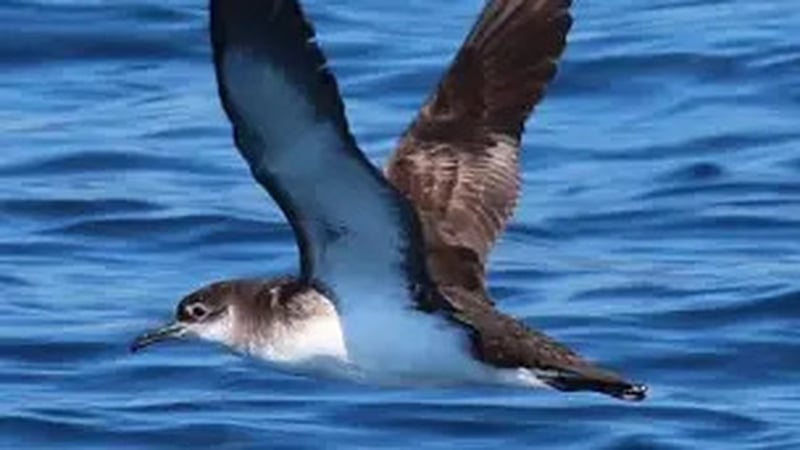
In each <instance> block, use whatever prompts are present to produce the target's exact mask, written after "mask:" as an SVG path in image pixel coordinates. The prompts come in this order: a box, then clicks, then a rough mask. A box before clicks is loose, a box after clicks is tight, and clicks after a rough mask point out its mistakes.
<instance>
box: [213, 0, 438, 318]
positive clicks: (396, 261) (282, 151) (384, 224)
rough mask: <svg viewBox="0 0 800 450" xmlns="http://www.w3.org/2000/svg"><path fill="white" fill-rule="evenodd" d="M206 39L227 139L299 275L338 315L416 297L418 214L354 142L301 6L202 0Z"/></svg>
mask: <svg viewBox="0 0 800 450" xmlns="http://www.w3.org/2000/svg"><path fill="white" fill-rule="evenodd" d="M211 40H212V45H213V54H214V65H215V68H216V75H217V82H218V87H219V95H220V98H221V101H222V105H223V107H224V110H225V112H226V113H227V115H228V117H229V119H230V121H231V122H232V124H233V134H234V140H235V143H236V147H237V148H238V149H239V151H240V153H241V154H242V156H243V157H244V159H245V160H246V161H247V163H248V164H249V166H250V169H251V172H252V174H253V176H254V177H255V179H256V180H257V181H258V183H259V184H261V185H262V186H263V187H264V188H266V190H267V191H268V192H269V194H270V195H271V196H272V198H273V199H274V200H275V202H276V203H277V204H278V206H279V207H280V208H281V210H282V211H283V213H284V214H285V216H286V218H287V219H288V221H289V222H290V224H291V226H292V228H293V230H294V233H295V236H296V239H297V241H298V246H299V249H300V255H301V277H302V280H303V281H304V282H307V283H316V284H321V285H322V286H323V288H324V289H325V291H326V293H328V294H329V295H331V296H332V298H333V299H334V300H335V301H336V302H337V307H339V308H340V312H344V313H346V312H347V310H348V309H350V308H352V307H354V302H358V308H362V307H367V306H366V305H368V304H369V302H373V303H380V302H384V303H396V305H394V306H397V307H400V308H410V307H412V306H414V305H412V303H411V302H408V299H409V298H410V296H409V295H408V294H409V292H412V293H413V291H414V289H416V288H417V286H416V283H419V282H421V280H422V281H424V279H425V277H426V275H425V268H424V255H423V254H422V251H421V250H420V249H421V247H422V246H421V244H420V241H421V231H420V227H419V224H418V222H417V219H416V216H415V214H414V212H413V209H412V208H411V206H410V205H409V204H408V201H407V200H406V199H404V198H403V197H402V195H400V194H399V193H397V192H396V190H395V189H394V188H393V187H392V186H391V185H390V184H389V183H388V182H387V181H386V179H385V178H384V177H383V176H382V174H381V173H380V171H379V170H378V169H376V168H375V167H374V166H372V165H371V164H370V162H369V161H368V160H367V159H366V157H365V156H364V154H363V153H362V152H361V151H360V150H359V149H358V147H357V145H356V142H355V140H354V138H353V136H352V135H351V133H350V131H349V129H348V125H347V121H346V118H345V112H344V106H343V104H342V100H341V97H340V94H339V91H338V87H337V84H336V81H335V79H334V77H333V75H332V74H331V72H330V71H329V70H328V69H327V68H326V65H325V58H324V56H323V54H322V52H321V50H320V49H319V47H318V46H317V45H316V43H315V40H314V31H313V29H312V27H311V25H310V24H309V23H308V21H307V20H306V19H305V17H304V14H303V11H302V9H301V7H300V5H299V3H298V2H297V1H296V0H259V1H253V0H211ZM389 297H393V298H397V299H400V300H397V301H391V302H386V301H385V300H384V299H386V298H389ZM403 302H405V304H402V303H403ZM375 306H376V309H382V308H383V309H388V310H389V311H391V309H390V305H384V304H380V305H375ZM342 310H343V311H342Z"/></svg>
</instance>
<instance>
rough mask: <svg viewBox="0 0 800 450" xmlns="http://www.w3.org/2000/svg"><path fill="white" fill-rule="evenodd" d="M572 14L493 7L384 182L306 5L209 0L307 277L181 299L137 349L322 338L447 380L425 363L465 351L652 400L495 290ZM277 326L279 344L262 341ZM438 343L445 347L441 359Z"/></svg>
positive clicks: (262, 176) (237, 102)
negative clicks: (521, 315) (496, 269)
mask: <svg viewBox="0 0 800 450" xmlns="http://www.w3.org/2000/svg"><path fill="white" fill-rule="evenodd" d="M569 7H570V1H569V0H490V1H489V2H488V3H487V5H486V7H485V8H484V11H483V13H482V14H481V16H480V18H479V20H478V23H477V24H476V25H475V27H474V28H473V29H472V31H471V32H470V34H469V36H468V37H467V39H466V42H465V43H464V45H463V47H462V48H461V50H460V51H459V53H458V55H457V56H456V58H455V60H454V62H453V63H452V65H451V67H450V69H449V71H448V72H447V74H446V75H445V77H444V79H443V80H442V82H441V83H440V85H439V86H438V89H437V90H436V91H435V92H434V93H433V95H432V96H431V97H430V99H429V100H428V102H427V103H426V104H425V105H424V106H423V108H422V110H421V112H420V113H419V116H418V117H417V118H416V120H415V121H414V122H413V124H412V125H411V127H410V128H409V129H408V131H407V132H406V133H405V134H404V136H403V137H402V139H401V141H400V143H399V146H398V148H397V150H396V152H395V153H394V155H393V156H392V158H391V160H390V162H389V164H388V167H387V169H386V174H387V177H388V181H387V180H386V178H384V177H383V176H382V175H381V174H380V173H379V171H377V169H376V168H375V167H374V166H372V165H371V164H370V163H369V161H368V160H367V159H366V157H365V156H364V155H363V153H362V152H361V151H360V150H359V149H358V146H357V145H356V142H355V140H354V139H353V136H352V135H351V134H350V132H349V128H348V125H347V121H346V119H345V116H344V107H343V104H342V102H341V98H340V95H339V91H338V88H337V85H336V81H335V79H334V77H333V75H332V74H331V72H330V71H328V70H327V69H326V65H325V58H324V56H323V55H322V52H321V51H320V49H319V48H318V46H317V45H316V43H315V41H314V38H313V37H314V32H313V28H312V27H311V24H310V23H309V22H308V21H307V20H306V18H305V15H304V14H303V11H302V8H301V6H300V4H299V3H298V1H297V0H272V1H268V0H262V1H258V2H253V1H251V0H211V37H212V44H213V52H214V63H215V68H216V74H217V80H218V83H219V93H220V98H221V100H222V104H223V107H224V109H225V111H226V113H227V115H228V117H229V118H230V120H231V122H232V124H233V130H234V139H235V143H236V146H237V148H238V149H239V150H240V152H241V154H242V156H243V157H244V158H245V160H246V161H247V162H248V164H249V166H250V169H251V172H252V174H253V176H254V177H255V179H256V180H257V181H258V182H259V183H260V184H261V185H262V186H263V187H264V188H265V189H266V190H267V191H268V192H269V193H270V195H271V196H272V197H273V199H274V200H275V201H276V202H277V204H278V205H279V206H280V208H281V210H282V211H283V212H284V214H285V215H286V217H287V220H288V221H289V223H290V224H291V225H292V229H293V230H294V232H295V235H296V239H297V241H298V247H299V251H300V260H301V264H300V266H301V270H300V274H299V276H297V277H286V278H279V279H275V280H238V281H237V280H235V281H230V282H224V283H220V284H215V285H212V286H210V287H209V288H206V289H201V290H200V291H197V292H196V293H195V294H192V295H190V296H188V297H186V298H185V299H184V301H182V302H181V304H180V305H179V307H178V309H177V311H176V321H175V322H173V323H171V324H168V325H167V326H165V327H162V328H160V329H158V330H155V331H153V332H149V333H145V334H144V335H142V336H141V337H140V338H139V339H137V340H136V341H135V342H134V344H133V346H132V348H133V349H134V350H137V349H140V348H143V347H144V346H146V345H150V344H152V343H154V342H160V341H162V340H164V339H167V338H170V337H176V336H178V337H180V336H183V335H184V334H186V333H189V332H194V333H199V335H201V336H205V337H206V338H207V339H211V340H217V341H221V342H224V343H226V344H227V345H230V346H233V347H235V348H242V347H243V348H246V349H249V351H253V349H255V350H256V351H259V349H260V351H261V354H262V355H267V356H266V358H267V359H269V358H272V359H276V355H278V357H280V356H281V355H283V356H284V357H285V356H286V355H285V354H284V353H282V352H283V351H286V352H288V351H289V350H291V349H295V351H294V353H295V354H297V353H298V352H297V349H296V346H297V345H298V344H297V342H301V343H302V342H303V340H304V339H306V338H310V339H311V340H312V341H313V342H312V344H313V345H310V344H309V345H308V347H309V348H310V349H311V350H312V351H313V352H316V353H313V352H312V353H313V355H322V356H330V355H333V356H334V357H336V358H340V359H341V358H344V356H343V355H346V359H347V361H346V362H347V363H348V364H353V365H355V366H359V364H360V366H361V367H360V369H365V368H366V369H367V372H370V371H372V372H373V373H377V372H380V370H375V369H376V368H377V369H382V367H381V365H382V364H384V363H386V362H389V361H388V360H390V359H392V356H391V353H392V346H393V345H395V344H397V346H396V348H395V350H400V352H399V353H401V354H402V356H401V357H400V358H399V360H400V364H399V366H395V365H392V367H390V370H389V372H391V371H392V370H395V371H398V370H399V371H400V372H401V373H405V371H406V370H408V369H414V368H415V367H418V366H421V365H425V364H426V363H432V364H431V365H432V366H434V367H435V368H434V369H433V371H434V372H435V371H437V370H441V371H444V372H445V373H450V372H447V370H444V369H445V367H444V365H438V364H436V363H437V362H439V361H438V360H437V358H432V357H429V355H431V354H436V355H444V356H445V357H446V358H452V357H453V356H452V355H454V354H457V355H458V357H459V358H460V357H463V356H464V352H463V350H464V349H463V345H464V343H465V342H467V343H468V344H469V345H470V348H469V350H471V355H472V356H474V357H475V358H476V359H478V360H479V361H481V362H483V363H484V365H485V366H489V368H500V369H521V368H522V369H529V370H528V371H527V372H529V373H532V374H533V376H534V377H535V378H536V379H537V381H539V380H541V381H544V382H545V383H547V384H549V385H550V386H552V387H555V388H557V389H561V390H592V391H599V392H603V393H606V394H609V395H612V396H615V397H618V398H623V399H626V400H641V399H643V398H644V397H645V394H646V387H645V386H643V385H639V384H633V383H630V382H628V381H626V380H625V379H623V378H622V377H620V376H618V375H616V374H614V373H612V372H609V371H606V370H604V369H601V368H598V367H596V366H594V365H593V364H591V363H589V362H587V361H586V360H584V359H583V358H581V357H580V356H579V355H578V354H577V353H575V352H574V351H572V350H570V349H569V348H567V347H566V346H564V345H562V344H560V343H558V342H556V341H555V340H553V339H551V338H550V337H548V336H546V335H545V334H543V333H541V332H538V331H536V330H532V329H530V328H528V327H527V326H526V325H525V324H523V323H522V322H520V321H518V320H516V319H514V318H512V317H510V316H508V315H506V314H503V313H502V312H500V311H498V310H497V309H496V308H495V307H494V305H493V302H492V301H491V299H490V298H489V295H488V292H487V289H486V285H485V271H486V263H487V255H488V253H489V251H490V250H491V248H492V247H493V246H494V243H495V241H496V239H497V237H498V235H499V234H500V233H501V232H502V231H503V229H504V228H505V226H506V223H507V221H508V218H509V217H510V215H511V213H512V211H513V209H514V206H515V203H516V201H517V197H518V195H519V187H520V181H519V165H518V164H519V163H518V158H519V149H520V139H521V136H522V132H523V128H524V123H525V121H526V119H527V118H528V116H529V115H530V113H531V111H532V109H533V107H534V105H535V104H536V103H537V102H538V101H539V100H540V99H541V97H542V95H543V93H544V89H545V87H546V85H547V83H548V82H550V81H551V80H552V78H553V76H554V75H555V71H556V61H557V59H558V57H559V56H560V54H561V52H562V51H563V49H564V46H565V39H566V35H567V32H568V31H569V28H570V26H571V17H570V15H569ZM390 182H391V185H390ZM403 197H405V198H403ZM343 199H345V201H343ZM334 305H335V307H334ZM231 311H234V312H231ZM425 314H430V316H424V315H425ZM320 318H323V319H324V318H328V319H330V318H333V319H335V320H333V322H335V325H336V327H335V328H337V330H338V331H337V332H335V333H331V329H330V325H331V321H330V320H329V321H327V322H325V323H326V325H324V326H325V327H326V328H325V330H326V332H325V333H320V334H321V335H323V336H325V339H322V340H319V339H317V340H314V336H313V335H314V333H311V332H309V333H305V332H302V331H297V330H300V329H303V328H304V326H306V325H308V326H311V325H310V324H313V323H314V322H315V321H317V319H320ZM215 324H216V325H215ZM220 324H223V325H220ZM340 324H341V328H342V329H341V330H340V329H339V325H340ZM375 324H377V325H375ZM275 329H278V330H280V333H273V332H272V331H271V330H275ZM287 329H289V331H292V330H294V334H293V335H292V336H291V338H292V339H289V341H292V343H291V344H285V345H284V347H280V342H278V343H277V344H276V345H278V347H280V348H282V349H283V350H280V348H279V350H278V351H277V353H276V351H274V348H272V347H274V346H273V344H275V343H274V342H272V341H273V340H279V339H278V338H279V337H281V336H283V337H284V338H285V335H286V334H292V333H288V332H287V331H286V330H287ZM409 329H411V330H414V332H413V333H414V334H413V335H409V332H408V330H409ZM342 330H343V332H342ZM420 330H423V331H422V334H418V333H417V332H419V331H420ZM465 332H466V336H468V337H469V339H468V340H467V341H465V340H464V337H465ZM203 333H205V334H203ZM264 333H266V334H267V335H269V338H268V339H262V338H259V339H256V341H257V342H256V344H253V341H252V340H251V339H252V338H253V337H259V336H261V337H263V334H264ZM273 335H275V336H278V338H276V337H275V336H273ZM330 336H334V338H333V339H329V338H328V337H330ZM337 336H338V338H337ZM453 337H455V338H456V339H455V340H450V339H451V338H453ZM351 338H352V339H351ZM442 339H444V340H445V341H444V342H441V340H442ZM331 340H334V341H336V342H334V344H336V345H333V346H331V345H328V344H330V341H331ZM344 341H347V347H346V348H345V344H344ZM400 341H407V342H400ZM337 342H340V343H341V346H339V344H338V343H337ZM456 345H457V346H459V347H457V348H456V349H455V350H456V351H454V352H450V351H449V349H450V348H452V346H456ZM436 346H441V348H444V349H446V350H448V351H445V352H441V353H430V351H429V350H431V349H437V347H436ZM448 346H450V347H448ZM339 347H341V348H339ZM265 349H266V350H265ZM386 352H388V353H389V354H390V355H388V356H389V358H386V356H387V354H386ZM289 353H291V352H289ZM299 353H300V354H304V355H305V353H303V352H302V351H301V352H299ZM306 356H308V355H306ZM467 356H469V355H467ZM404 358H405V359H404ZM278 359H280V358H278ZM373 361H378V363H377V365H376V364H374V363H373ZM470 363H471V361H470ZM445 365H446V364H445ZM484 365H481V366H480V367H481V369H483V368H484ZM419 368H420V369H424V368H422V367H419ZM412 371H413V370H412ZM422 372H426V370H422ZM499 372H506V371H503V370H501V371H499ZM512 372H513V370H512ZM518 372H519V371H518ZM462 375H464V374H462Z"/></svg>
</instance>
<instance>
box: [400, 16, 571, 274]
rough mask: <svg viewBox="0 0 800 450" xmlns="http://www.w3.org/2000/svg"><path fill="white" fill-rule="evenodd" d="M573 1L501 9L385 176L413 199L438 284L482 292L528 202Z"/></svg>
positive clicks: (485, 19) (480, 28)
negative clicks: (528, 180)
mask: <svg viewBox="0 0 800 450" xmlns="http://www.w3.org/2000/svg"><path fill="white" fill-rule="evenodd" d="M570 3H571V1H570V0H492V1H490V2H489V3H488V4H487V5H486V7H485V8H484V10H483V12H482V14H481V16H480V17H479V19H478V21H477V23H476V24H475V26H474V28H473V29H472V31H471V32H470V34H469V36H468V37H467V39H466V41H465V42H464V44H463V46H462V47H461V49H460V51H459V53H458V55H457V56H456V58H455V60H454V62H453V63H452V65H451V66H450V69H449V70H448V72H447V73H446V75H445V76H444V78H443V79H442V81H441V82H440V84H439V86H438V88H437V89H436V90H435V92H434V93H433V95H432V96H431V97H430V98H429V99H428V101H427V103H426V104H425V105H424V106H423V107H422V110H421V111H420V112H419V115H418V116H417V118H416V120H415V121H414V122H413V123H412V125H411V126H410V128H409V129H408V130H407V131H406V133H405V134H404V136H403V137H402V139H401V141H400V143H399V145H398V147H397V149H396V150H395V152H394V154H393V155H392V157H391V159H390V160H389V163H388V165H387V168H386V173H387V176H388V178H389V179H390V181H391V182H392V183H393V184H394V185H395V187H397V188H398V189H399V190H400V191H401V192H403V193H404V194H405V195H406V196H407V197H408V198H409V199H411V200H412V202H413V203H414V205H415V207H416V208H417V212H418V213H419V215H420V219H421V222H422V226H423V230H424V234H425V238H426V241H427V244H428V264H429V267H430V271H431V277H432V278H433V279H434V281H436V282H437V283H439V284H440V285H443V286H458V287H461V288H467V289H468V290H482V289H484V288H485V286H484V285H483V283H484V282H483V280H484V272H485V265H486V258H487V254H488V252H489V251H490V250H491V248H492V246H493V245H494V242H495V240H496V239H497V237H498V235H499V234H500V233H501V232H502V231H503V229H504V228H505V225H506V222H507V220H508V218H509V217H510V215H511V213H512V211H513V209H514V206H515V204H516V201H517V197H518V195H519V185H520V182H519V164H518V157H519V147H520V139H521V135H522V131H523V128H524V124H525V120H526V119H527V117H528V116H529V114H530V112H531V110H532V109H533V107H534V105H536V103H537V102H538V101H539V100H540V99H541V98H542V96H543V94H544V90H545V87H546V85H547V83H548V82H549V81H550V80H551V79H552V78H553V76H554V75H555V72H556V62H557V60H558V58H559V56H560V55H561V53H562V51H563V49H564V46H565V42H566V35H567V32H568V31H569V28H570V26H571V24H572V19H571V16H570V14H569V7H570Z"/></svg>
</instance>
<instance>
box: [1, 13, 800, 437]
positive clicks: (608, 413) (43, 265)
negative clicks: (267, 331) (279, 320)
mask: <svg viewBox="0 0 800 450" xmlns="http://www.w3.org/2000/svg"><path fill="white" fill-rule="evenodd" d="M305 4H306V8H307V10H308V12H309V14H310V16H311V17H312V18H313V20H314V22H315V23H316V24H317V28H318V34H319V41H320V42H321V44H322V46H323V47H324V50H325V51H326V53H327V54H328V55H329V61H330V65H331V67H332V69H333V71H334V72H335V74H336V75H337V76H338V78H339V80H340V84H341V87H342V91H343V95H344V97H345V100H346V103H347V111H348V114H349V117H350V120H351V124H352V128H353V130H354V133H355V134H356V135H357V137H358V139H359V141H360V143H361V145H362V147H363V148H364V150H365V151H366V152H367V153H368V155H369V157H370V158H371V159H372V160H373V161H375V163H376V164H382V163H383V162H384V161H385V159H386V158H387V156H388V155H389V153H390V152H391V150H392V148H393V145H394V144H395V142H396V139H397V136H398V135H399V134H400V133H401V132H402V131H403V129H404V128H405V127H406V126H407V124H408V123H409V121H410V120H411V118H412V117H413V116H414V114H415V111H416V110H417V108H418V107H419V106H420V104H421V103H422V101H423V100H424V98H425V97H426V96H427V94H428V93H429V92H430V90H431V89H432V87H433V86H434V85H435V84H436V82H437V79H438V77H439V76H440V75H441V74H442V72H443V70H444V69H445V67H446V66H447V64H448V61H449V60H450V58H451V57H452V55H453V54H454V51H455V50H456V49H457V48H458V46H459V44H460V41H461V40H462V38H463V36H464V35H465V34H466V32H467V30H468V29H469V27H470V25H471V23H472V22H473V20H474V18H475V17H476V15H477V13H478V11H479V9H480V7H481V4H482V2H481V1H480V0H459V1H455V0H452V1H432V0H425V1H422V0H408V1H404V2H390V1H384V0H347V1H344V0H328V1H324V0H310V1H306V2H305ZM573 12H574V17H575V25H574V27H573V30H572V32H571V34H570V38H569V47H568V50H567V51H566V53H565V54H564V57H563V63H562V64H561V67H560V72H559V74H558V76H557V79H556V81H555V82H554V84H553V86H552V88H551V89H550V90H549V92H548V95H547V97H546V98H545V100H544V101H543V103H542V104H541V105H540V106H539V107H538V109H537V110H536V113H535V115H534V117H533V119H532V120H531V121H530V122H529V125H528V129H527V133H526V135H525V144H524V151H523V153H524V155H523V174H522V176H523V180H524V195H523V197H522V199H521V201H520V204H519V209H518V212H517V214H516V217H515V219H514V222H513V224H512V225H511V227H510V229H509V230H508V232H507V233H506V235H505V236H504V238H503V240H502V242H501V243H500V244H499V246H498V247H497V249H496V251H495V252H494V254H493V259H492V266H491V274H490V278H491V285H492V293H493V295H494V297H495V298H496V299H497V302H498V304H499V306H500V308H502V309H503V310H504V311H507V312H509V313H512V314H514V315H516V316H518V317H521V318H523V319H524V320H525V322H527V323H528V324H530V325H531V326H536V327H539V328H541V329H544V330H546V331H547V332H548V333H549V334H551V335H553V336H555V337H557V338H558V339H560V340H563V341H564V342H566V343H568V344H569V345H571V346H574V347H575V348H577V349H579V350H580V351H581V352H582V353H584V354H585V355H588V356H590V357H591V358H592V359H593V360H596V361H601V362H602V363H604V364H605V365H607V366H610V367H613V368H616V369H618V370H619V371H621V372H623V373H625V374H627V375H629V376H630V377H631V378H634V379H636V380H641V381H644V382H647V383H648V384H649V385H650V388H651V396H650V398H649V399H648V400H647V401H646V402H643V403H641V404H628V403H623V402H619V401H616V400H614V399H610V398H607V397H603V396H599V395H593V394H560V393H557V392H551V391H525V390H513V389H492V388H472V387H470V388H459V389H385V388H376V387H366V386H359V385H354V384H349V383H343V382H333V381H320V380H313V379H307V378H301V377H295V376H290V375H284V374H281V373H276V372H274V371H272V370H271V369H270V368H268V367H266V366H265V365H264V364H262V363H260V362H258V361H255V360H251V359H246V358H241V357H238V356H236V355H233V354H230V353H228V352H226V351H224V350H222V349H220V348H217V347H215V346H211V345H206V344H201V343H196V342H195V343H185V344H175V345H164V346H161V347H156V348H153V349H152V350H151V351H148V352H144V353H141V354H137V355H131V354H129V353H128V343H129V342H130V340H131V339H132V338H133V337H134V336H135V335H136V334H137V333H139V332H141V331H142V330H143V329H145V328H147V327H150V326H152V325H155V324H157V323H159V322H160V321H163V320H166V319H168V318H169V317H170V316H171V315H172V312H173V309H174V305H175V303H176V301H177V300H179V299H180V298H181V297H182V296H183V295H185V294H186V293H188V292H189V291H192V290H193V289H195V288H198V287H200V286H202V285H204V284H205V283H207V282H210V281H213V280H219V279H223V278H231V277H243V276H258V275H275V274H284V273H291V272H292V271H294V270H295V267H296V265H297V256H296V250H295V245H294V240H293V237H292V233H291V231H290V229H289V227H288V226H287V225H286V223H285V221H284V220H283V218H282V216H281V214H280V212H279V211H278V210H277V209H276V207H275V206H274V205H273V203H272V202H271V201H270V200H269V199H268V197H267V196H266V195H265V193H264V192H263V191H262V190H261V189H260V188H259V187H258V186H257V185H256V184H255V183H253V182H252V181H251V179H250V177H249V174H248V171H247V169H246V167H245V164H244V162H243V161H242V160H241V159H240V157H239V156H238V155H237V154H236V152H235V150H234V149H233V147H232V143H231V136H230V134H231V133H230V128H229V125H228V123H227V121H226V120H225V118H224V116H223V114H222V113H221V111H220V108H219V105H218V100H217V96H216V87H215V84H214V79H213V73H212V68H211V65H210V61H209V58H210V54H209V45H208V38H207V34H206V30H207V26H206V23H207V12H206V2H205V1H201V0H192V1H189V0H171V1H164V0H3V1H2V2H1V3H0V448H1V449H14V448H18V449H42V450H45V449H59V450H92V449H274V448H286V449H291V448H323V447H324V448H502V449H512V448H547V449H787V450H789V449H798V448H800V38H799V37H798V30H799V29H800V6H799V5H798V3H797V1H796V0H770V1H767V0H764V1H752V0H713V1H710V0H704V1H699V0H648V1H642V0H604V1H590V0H577V1H575V5H574V7H573ZM387 351H390V349H387Z"/></svg>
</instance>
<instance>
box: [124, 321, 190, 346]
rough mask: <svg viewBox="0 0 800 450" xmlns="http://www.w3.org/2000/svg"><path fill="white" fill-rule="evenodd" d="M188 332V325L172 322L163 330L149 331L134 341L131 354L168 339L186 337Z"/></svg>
mask: <svg viewBox="0 0 800 450" xmlns="http://www.w3.org/2000/svg"><path fill="white" fill-rule="evenodd" d="M186 332H187V329H186V325H184V324H182V323H180V322H172V323H169V324H167V325H164V326H163V327H161V328H157V329H155V330H150V331H147V332H145V333H144V334H142V335H141V336H139V337H137V338H136V339H134V341H133V342H132V343H131V353H136V352H138V351H139V350H141V349H143V348H145V347H147V346H149V345H151V344H155V343H157V342H161V341H166V340H168V339H178V338H180V337H182V336H183V335H185V334H186Z"/></svg>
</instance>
